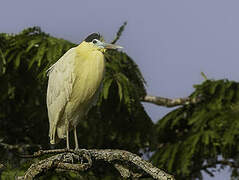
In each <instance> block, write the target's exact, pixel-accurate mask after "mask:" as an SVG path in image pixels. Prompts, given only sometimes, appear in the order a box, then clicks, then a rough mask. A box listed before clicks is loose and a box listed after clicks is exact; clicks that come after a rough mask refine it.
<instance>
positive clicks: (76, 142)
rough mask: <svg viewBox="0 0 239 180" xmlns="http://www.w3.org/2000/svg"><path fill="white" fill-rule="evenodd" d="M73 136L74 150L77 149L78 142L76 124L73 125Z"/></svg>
mask: <svg viewBox="0 0 239 180" xmlns="http://www.w3.org/2000/svg"><path fill="white" fill-rule="evenodd" d="M74 137H75V150H79V144H78V139H77V133H76V126H75V127H74Z"/></svg>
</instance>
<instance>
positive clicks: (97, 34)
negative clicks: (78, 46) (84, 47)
mask: <svg viewBox="0 0 239 180" xmlns="http://www.w3.org/2000/svg"><path fill="white" fill-rule="evenodd" d="M93 39H98V40H100V34H99V33H92V34H90V35H89V36H87V38H85V42H91V41H93Z"/></svg>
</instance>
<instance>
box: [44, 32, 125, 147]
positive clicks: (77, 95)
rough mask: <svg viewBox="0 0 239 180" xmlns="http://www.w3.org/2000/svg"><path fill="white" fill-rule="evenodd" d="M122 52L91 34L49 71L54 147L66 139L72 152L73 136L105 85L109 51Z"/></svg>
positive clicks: (97, 35) (48, 88) (49, 95)
mask: <svg viewBox="0 0 239 180" xmlns="http://www.w3.org/2000/svg"><path fill="white" fill-rule="evenodd" d="M118 48H122V47H120V46H117V45H114V44H108V43H105V42H103V41H101V36H100V35H99V34H98V33H93V34H90V35H89V36H88V37H87V38H86V39H85V40H84V41H83V42H82V43H81V44H80V45H78V46H77V47H73V48H71V49H70V50H68V51H67V52H66V53H65V54H64V55H63V56H62V57H61V58H60V59H59V60H58V61H57V62H56V63H55V64H53V65H52V66H51V67H50V68H49V69H48V76H49V80H48V87H47V109H48V118H49V124H50V129H49V136H50V143H51V144H55V143H58V142H59V140H60V139H62V138H66V146H67V149H70V144H69V132H70V131H71V130H74V137H75V148H76V149H78V148H79V145H78V139H77V132H76V127H77V125H78V123H79V122H80V121H81V120H83V119H84V118H85V116H86V114H87V112H88V111H89V109H90V108H91V106H92V105H93V104H94V103H95V102H96V100H97V97H98V94H99V91H100V86H101V84H102V80H103V76H104V69H105V62H104V54H103V53H104V52H105V50H106V49H118Z"/></svg>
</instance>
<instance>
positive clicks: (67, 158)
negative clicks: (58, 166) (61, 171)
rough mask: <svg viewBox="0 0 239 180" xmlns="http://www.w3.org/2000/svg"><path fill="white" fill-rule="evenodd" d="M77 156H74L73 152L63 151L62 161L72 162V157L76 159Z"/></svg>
mask: <svg viewBox="0 0 239 180" xmlns="http://www.w3.org/2000/svg"><path fill="white" fill-rule="evenodd" d="M77 157H78V156H76V155H75V154H74V153H69V152H68V153H65V154H64V158H63V162H67V163H72V164H73V163H74V159H77Z"/></svg>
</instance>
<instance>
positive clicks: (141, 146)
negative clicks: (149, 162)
mask: <svg viewBox="0 0 239 180" xmlns="http://www.w3.org/2000/svg"><path fill="white" fill-rule="evenodd" d="M73 46H76V45H75V44H73V43H71V42H69V41H66V40H63V39H59V38H54V37H52V36H50V35H48V34H46V33H44V32H42V31H41V29H40V28H39V27H33V28H28V29H25V30H23V31H22V32H21V33H19V34H16V35H14V34H0V65H1V66H0V84H1V86H0V94H1V95H0V110H1V111H0V139H3V142H4V143H7V144H29V145H31V146H34V145H40V146H41V147H42V148H43V149H49V148H50V147H49V138H48V128H49V127H48V117H47V109H46V101H45V99H46V87H47V76H46V70H47V69H48V68H49V66H50V65H52V64H53V63H54V62H56V61H57V60H58V59H59V58H60V57H61V56H62V55H63V54H64V53H65V52H66V51H67V50H69V49H70V48H71V47H73ZM105 56H106V62H107V64H106V73H105V79H104V86H103V89H102V92H101V94H100V97H99V102H98V104H97V105H96V106H94V107H93V108H92V109H91V110H90V112H89V115H88V117H87V119H86V121H83V122H81V124H79V127H78V132H79V136H78V137H79V142H80V146H81V147H82V148H119V149H125V150H130V151H131V152H134V153H140V152H142V150H143V151H144V150H145V151H146V150H147V149H148V147H149V146H150V145H151V144H153V140H154V139H152V138H151V137H152V136H153V135H154V132H155V131H154V124H153V123H152V121H151V119H150V118H149V117H148V115H147V113H146V112H145V110H144V108H143V106H142V104H141V103H140V100H139V99H140V98H141V97H142V96H144V95H145V94H146V92H145V88H144V83H145V81H144V79H143V77H142V75H141V73H140V71H139V69H138V67H137V65H136V64H135V63H134V61H133V60H132V59H131V58H130V57H129V56H127V54H125V53H123V52H118V51H109V52H108V53H106V55H105ZM71 138H72V137H71ZM72 140H73V139H72ZM57 147H59V148H60V147H61V148H63V147H65V142H64V141H61V143H60V144H58V145H57ZM34 150H36V148H35V149H33V148H31V149H24V150H23V151H22V153H32V152H33V151H34ZM0 154H1V155H3V156H1V158H0V160H1V161H3V162H6V161H9V162H10V164H13V162H14V164H15V165H14V167H15V166H16V167H17V166H20V165H22V163H21V161H20V160H19V159H17V161H16V162H15V161H14V159H16V157H15V156H12V154H11V153H10V154H11V155H10V154H9V152H8V151H5V150H2V151H0ZM14 167H13V168H14ZM13 172H15V170H14V169H13V170H12V171H11V170H9V171H5V174H2V178H3V177H6V178H7V177H9V176H11V174H12V173H13ZM105 175H107V173H106V174H105ZM67 176H69V174H68V175H67ZM53 179H54V178H53Z"/></svg>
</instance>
